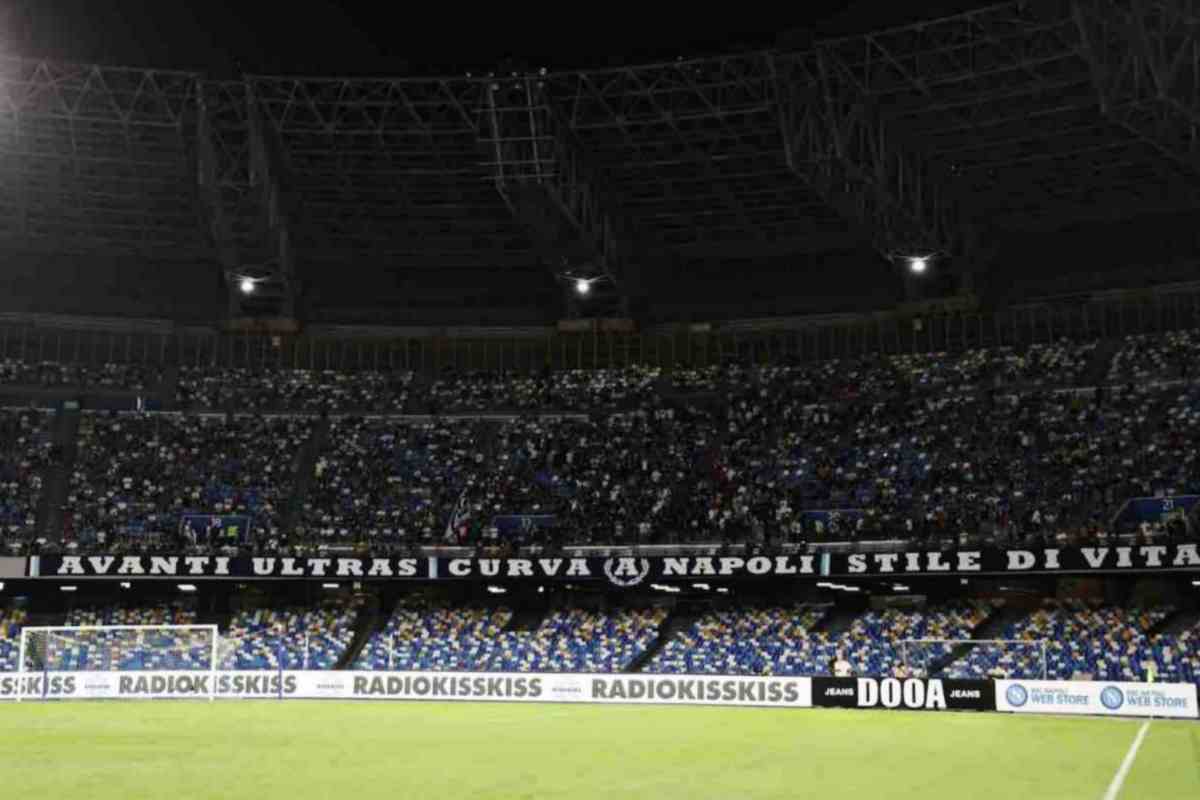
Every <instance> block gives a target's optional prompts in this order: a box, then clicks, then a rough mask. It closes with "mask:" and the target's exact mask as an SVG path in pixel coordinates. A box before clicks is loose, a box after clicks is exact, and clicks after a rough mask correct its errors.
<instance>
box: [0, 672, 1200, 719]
mask: <svg viewBox="0 0 1200 800" xmlns="http://www.w3.org/2000/svg"><path fill="white" fill-rule="evenodd" d="M139 699H140V700H163V699H194V700H207V699H216V700H264V699H278V700H289V699H295V700H301V699H308V700H312V699H324V700H401V701H403V700H438V701H443V700H449V701H496V702H519V703H539V702H540V703H639V704H655V705H710V706H759V707H765V708H874V709H898V710H923V711H1004V712H1011V713H1017V714H1021V713H1039V714H1090V715H1098V716H1125V717H1173V718H1180V719H1196V718H1197V716H1198V713H1197V691H1196V686H1195V685H1194V684H1186V683H1124V682H1117V681H1112V682H1105V681H1036V680H1035V681H1011V680H1000V681H992V680H952V679H940V678H929V679H926V678H802V677H746V676H720V675H703V676H701V675H636V674H629V675H603V674H592V673H498V672H374V671H369V672H357V671H282V672H264V671H250V670H242V671H221V672H204V671H191V672H45V673H37V672H26V673H11V672H10V673H0V700H8V701H17V700H21V701H37V700H139Z"/></svg>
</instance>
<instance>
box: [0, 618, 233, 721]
mask: <svg viewBox="0 0 1200 800" xmlns="http://www.w3.org/2000/svg"><path fill="white" fill-rule="evenodd" d="M97 631H207V632H209V633H210V634H211V636H212V642H211V644H210V645H209V655H208V670H207V672H208V675H209V690H208V691H209V695H208V699H209V701H210V702H211V701H213V700H215V699H216V696H217V672H219V671H220V667H221V665H220V664H219V663H218V659H219V653H220V649H219V648H220V644H221V633H220V628H219V627H218V626H216V625H40V626H33V625H27V626H25V627H23V628H21V644H20V647H19V648H18V650H17V678H18V680H17V685H18V689H17V702H18V703H19V702H21V700H22V699H24V696H25V693H24V692H23V691H22V690H21V688H20V687H21V686H23V685H24V681H22V680H20V678H21V677H22V676H25V675H34V674H37V673H38V672H39V671H38V670H27V669H25V656H26V655H27V654H28V652H29V649H28V642H29V640H30V639H29V637H30V635H33V634H39V633H41V634H55V633H58V634H68V635H69V634H72V633H87V632H97ZM50 671H51V670H41V671H40V672H41V673H42V674H46V673H48V672H50ZM117 671H119V670H117ZM194 671H195V672H203V671H204V670H194Z"/></svg>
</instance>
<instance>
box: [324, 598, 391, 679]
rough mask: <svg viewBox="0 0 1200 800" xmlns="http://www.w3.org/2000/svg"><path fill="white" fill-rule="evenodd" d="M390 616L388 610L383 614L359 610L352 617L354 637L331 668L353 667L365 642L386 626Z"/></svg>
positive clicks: (365, 644)
mask: <svg viewBox="0 0 1200 800" xmlns="http://www.w3.org/2000/svg"><path fill="white" fill-rule="evenodd" d="M390 616H391V612H390V611H389V612H388V613H386V614H384V613H381V612H379V611H366V610H365V609H364V610H360V611H359V612H358V616H357V617H355V619H354V638H353V639H351V640H350V645H349V646H348V647H347V648H346V651H345V652H344V653H342V655H341V657H340V658H339V659H338V661H337V663H336V664H334V665H333V668H334V669H354V664H355V662H357V661H358V657H359V655H360V654H361V653H362V651H363V649H364V648H365V647H366V646H367V643H368V642H370V641H371V637H372V636H374V635H375V634H376V633H379V632H381V631H383V629H384V628H386V627H387V621H388V618H389V617H390Z"/></svg>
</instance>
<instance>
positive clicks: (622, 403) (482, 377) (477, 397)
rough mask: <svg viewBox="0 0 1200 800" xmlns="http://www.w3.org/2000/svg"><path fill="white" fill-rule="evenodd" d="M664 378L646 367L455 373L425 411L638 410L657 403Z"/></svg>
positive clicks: (435, 387)
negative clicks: (531, 373)
mask: <svg viewBox="0 0 1200 800" xmlns="http://www.w3.org/2000/svg"><path fill="white" fill-rule="evenodd" d="M661 374H662V373H661V370H659V369H658V368H657V367H645V366H632V367H626V368H624V369H600V370H559V371H545V372H541V373H538V374H533V375H530V374H520V373H514V374H505V373H497V372H476V373H455V374H448V375H443V376H441V377H440V378H439V379H438V380H436V381H434V382H433V383H432V384H431V385H430V386H429V390H428V395H427V407H428V410H430V411H433V412H436V413H460V412H483V411H488V412H531V411H540V412H554V411H586V410H595V409H610V410H611V409H627V408H636V407H640V406H642V405H644V404H646V403H647V402H649V401H650V400H652V399H653V397H654V394H655V391H656V384H657V382H658V380H659V378H660V376H661Z"/></svg>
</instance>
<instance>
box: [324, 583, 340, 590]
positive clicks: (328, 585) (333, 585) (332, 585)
mask: <svg viewBox="0 0 1200 800" xmlns="http://www.w3.org/2000/svg"><path fill="white" fill-rule="evenodd" d="M321 588H322V589H336V588H338V585H337V584H336V583H322V584H321Z"/></svg>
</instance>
